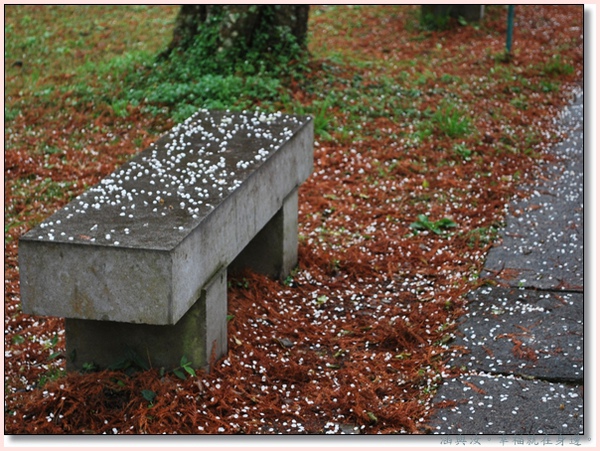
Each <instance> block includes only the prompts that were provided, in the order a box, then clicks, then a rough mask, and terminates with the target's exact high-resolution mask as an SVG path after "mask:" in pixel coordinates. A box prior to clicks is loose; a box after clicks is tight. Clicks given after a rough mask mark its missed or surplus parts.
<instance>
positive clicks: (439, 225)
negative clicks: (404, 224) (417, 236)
mask: <svg viewBox="0 0 600 451" xmlns="http://www.w3.org/2000/svg"><path fill="white" fill-rule="evenodd" d="M456 226H457V224H456V223H455V222H454V221H452V220H451V219H449V218H442V219H439V220H438V221H434V222H432V221H430V220H429V218H428V217H427V215H423V214H421V215H419V216H418V217H417V220H416V221H415V222H413V223H412V224H411V225H410V226H409V227H410V228H411V229H413V230H414V231H415V233H417V231H419V230H430V231H432V232H433V233H435V234H437V235H442V234H443V233H444V230H446V229H449V228H453V227H456Z"/></svg>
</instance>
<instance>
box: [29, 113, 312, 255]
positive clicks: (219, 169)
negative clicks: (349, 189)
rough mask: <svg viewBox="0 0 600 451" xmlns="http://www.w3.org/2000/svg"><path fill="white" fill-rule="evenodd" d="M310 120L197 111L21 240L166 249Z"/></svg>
mask: <svg viewBox="0 0 600 451" xmlns="http://www.w3.org/2000/svg"><path fill="white" fill-rule="evenodd" d="M310 121H311V118H310V117H306V116H305V117H300V116H293V115H287V114H282V113H271V114H269V113H259V112H250V113H248V112H242V113H232V112H218V111H217V112H215V111H207V110H200V111H198V112H197V113H196V114H194V115H193V116H191V117H190V118H188V119H187V120H185V121H184V122H182V123H181V124H179V125H177V126H175V127H174V128H173V129H171V130H170V131H169V132H168V133H167V134H165V135H164V136H163V137H161V138H160V139H159V140H158V141H156V142H155V143H154V144H152V145H151V146H150V147H149V148H147V149H146V150H144V151H142V152H141V153H139V154H138V155H136V156H135V157H134V158H133V159H131V160H130V161H129V162H128V163H126V164H125V165H123V166H122V167H121V168H119V169H117V170H116V171H115V172H114V173H112V174H111V175H109V176H108V177H106V178H105V179H103V180H102V181H101V182H100V183H99V184H97V185H96V186H94V187H92V188H90V189H89V190H88V191H86V192H85V193H83V194H82V195H80V196H79V197H77V198H76V199H74V200H73V201H71V202H70V203H69V204H68V205H67V206H65V207H64V208H63V209H61V210H59V211H58V212H56V213H55V214H54V215H52V216H51V217H50V218H48V219H47V220H45V221H43V222H42V223H41V224H39V225H38V226H37V227H35V228H34V229H32V230H30V231H29V232H27V233H26V234H25V235H23V236H22V237H21V240H24V241H40V242H52V243H70V244H79V245H93V246H110V247H120V248H140V249H153V250H166V251H168V250H171V249H173V248H174V247H176V246H177V245H178V244H179V243H180V242H181V241H182V240H183V239H184V238H185V237H186V236H187V235H188V234H189V233H190V231H192V230H193V229H195V228H196V227H198V225H199V224H200V223H201V222H202V221H203V220H204V219H205V218H206V217H207V216H208V215H209V214H210V213H211V212H212V211H213V210H214V209H215V208H216V207H217V206H218V204H220V203H221V202H223V201H224V200H225V199H226V198H227V197H228V196H230V195H232V193H234V192H235V190H236V189H237V188H238V187H239V186H241V185H242V184H243V183H244V181H245V180H246V179H247V178H248V177H251V176H252V174H253V173H254V172H255V171H256V170H257V169H258V168H259V167H260V166H261V165H263V164H264V163H265V162H266V161H267V160H269V158H271V157H273V155H274V154H276V153H277V150H278V149H279V148H281V147H282V146H283V145H284V144H285V143H286V142H287V141H289V140H290V139H291V137H293V136H294V134H295V133H297V132H298V131H299V130H300V129H302V128H303V127H304V126H305V125H306V124H308V123H309V122H310ZM307 164H310V165H312V161H311V162H307Z"/></svg>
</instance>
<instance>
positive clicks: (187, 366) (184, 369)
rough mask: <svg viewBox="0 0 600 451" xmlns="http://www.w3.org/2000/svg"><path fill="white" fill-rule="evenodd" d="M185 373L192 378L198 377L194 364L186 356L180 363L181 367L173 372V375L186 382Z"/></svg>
mask: <svg viewBox="0 0 600 451" xmlns="http://www.w3.org/2000/svg"><path fill="white" fill-rule="evenodd" d="M185 373H188V374H189V375H190V376H192V377H195V376H196V371H194V369H193V368H192V362H190V361H188V359H187V357H186V356H183V357H181V360H180V362H179V367H177V368H175V369H174V370H173V374H175V376H177V377H178V378H179V379H181V380H186V377H185Z"/></svg>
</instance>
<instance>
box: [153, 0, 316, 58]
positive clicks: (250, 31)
mask: <svg viewBox="0 0 600 451" xmlns="http://www.w3.org/2000/svg"><path fill="white" fill-rule="evenodd" d="M308 11H309V5H183V6H182V7H181V9H180V10H179V14H178V15H177V19H176V21H175V29H174V30H173V38H172V40H171V43H170V44H169V47H168V48H167V50H166V51H165V52H163V56H167V55H169V54H170V53H171V52H173V51H185V50H187V49H188V48H189V47H191V46H193V45H194V43H195V41H196V39H203V40H204V41H205V42H204V45H211V46H214V51H217V52H218V51H223V50H228V49H232V48H236V49H237V50H239V51H241V53H242V54H243V53H244V52H247V51H249V50H250V49H253V50H255V51H258V52H259V53H268V52H270V51H272V50H273V49H275V48H277V44H278V43H279V42H280V41H282V40H284V39H290V37H291V38H292V39H293V40H295V42H296V43H297V44H298V45H299V46H300V47H301V48H304V47H305V45H306V32H307V27H308ZM209 36H210V39H209ZM241 56H243V55H241Z"/></svg>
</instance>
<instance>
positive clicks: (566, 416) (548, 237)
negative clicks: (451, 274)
mask: <svg viewBox="0 0 600 451" xmlns="http://www.w3.org/2000/svg"><path fill="white" fill-rule="evenodd" d="M558 125H559V126H560V127H566V128H567V130H568V132H569V137H568V138H567V139H566V140H565V141H564V142H563V143H561V144H559V145H557V146H556V147H555V148H554V149H552V152H554V153H555V154H556V155H557V157H558V159H557V161H556V162H555V163H553V164H550V165H548V166H547V167H546V168H545V172H544V177H541V178H540V179H539V181H538V182H539V183H536V186H534V187H524V188H526V189H529V190H530V191H532V193H533V194H532V195H531V196H530V197H529V198H527V199H525V200H519V201H515V202H513V203H512V204H511V205H510V206H509V209H508V210H509V212H508V214H507V218H506V227H505V228H504V229H503V230H502V231H501V232H500V233H499V235H500V238H501V239H502V241H501V245H500V246H498V247H494V248H492V249H491V250H490V252H489V254H488V257H487V260H486V263H485V269H484V271H483V273H482V274H481V276H482V277H487V278H490V279H492V280H493V281H495V282H498V283H497V284H493V285H490V286H488V287H484V288H481V289H479V290H477V291H475V292H473V293H471V294H470V295H469V304H468V308H467V314H466V315H465V316H464V318H463V320H462V322H461V324H460V326H459V330H458V333H457V335H458V337H457V339H456V341H455V344H457V345H462V346H465V347H466V348H467V349H468V350H469V353H467V354H465V355H458V354H457V355H456V356H453V358H452V360H451V362H450V363H449V364H450V365H453V366H459V367H462V368H463V369H465V370H466V371H465V374H463V375H462V376H461V377H460V378H457V379H452V380H447V381H445V382H444V383H443V385H442V386H441V387H440V388H439V389H438V392H437V394H436V397H435V398H434V400H433V402H434V405H435V404H437V403H440V402H442V401H446V402H445V403H444V404H442V405H446V407H444V408H441V409H440V410H438V411H437V412H436V413H435V414H434V416H433V417H432V419H431V421H430V424H429V426H430V427H431V428H432V430H433V432H434V433H438V434H461V435H473V434H517V435H530V434H547V435H553V434H561V435H572V434H583V433H584V420H583V413H584V403H583V381H584V373H583V355H584V354H583V341H584V335H583V309H584V297H583V94H582V93H579V94H578V95H577V96H576V98H575V100H574V102H573V104H572V105H570V106H569V107H568V108H567V109H566V110H565V111H564V114H563V115H562V117H561V120H560V123H559V124H558ZM585 432H586V433H587V435H589V434H590V433H591V432H592V431H590V430H588V429H586V430H585Z"/></svg>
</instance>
